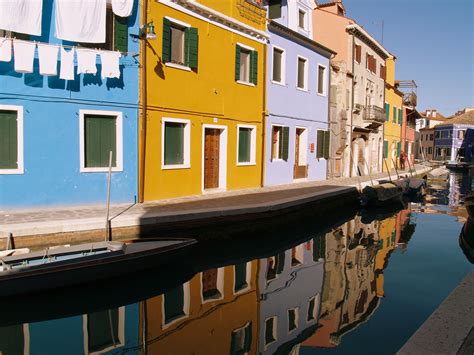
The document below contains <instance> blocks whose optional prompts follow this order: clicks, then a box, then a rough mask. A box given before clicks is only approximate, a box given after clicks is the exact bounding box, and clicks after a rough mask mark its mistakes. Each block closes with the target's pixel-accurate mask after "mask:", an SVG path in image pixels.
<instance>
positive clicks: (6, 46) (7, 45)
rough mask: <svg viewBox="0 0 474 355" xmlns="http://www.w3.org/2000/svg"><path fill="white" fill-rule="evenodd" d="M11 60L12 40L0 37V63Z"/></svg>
mask: <svg viewBox="0 0 474 355" xmlns="http://www.w3.org/2000/svg"><path fill="white" fill-rule="evenodd" d="M11 60H12V40H11V39H10V38H3V37H0V62H9V61H11Z"/></svg>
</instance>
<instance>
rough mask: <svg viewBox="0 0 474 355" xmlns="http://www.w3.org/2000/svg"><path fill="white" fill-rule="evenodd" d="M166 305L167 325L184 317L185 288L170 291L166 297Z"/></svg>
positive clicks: (179, 287)
mask: <svg viewBox="0 0 474 355" xmlns="http://www.w3.org/2000/svg"><path fill="white" fill-rule="evenodd" d="M163 296H164V303H165V323H169V322H171V321H172V320H173V319H175V318H177V317H179V316H181V315H183V313H184V312H183V310H184V288H183V285H180V286H178V287H176V288H174V289H172V290H169V291H168V292H166V293H165V294H164V295H163Z"/></svg>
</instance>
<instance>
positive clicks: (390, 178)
mask: <svg viewBox="0 0 474 355" xmlns="http://www.w3.org/2000/svg"><path fill="white" fill-rule="evenodd" d="M383 161H384V163H385V167H386V168H387V173H388V179H389V180H390V182H393V181H392V176H391V175H390V169H389V168H388V164H387V159H385V158H384V159H383Z"/></svg>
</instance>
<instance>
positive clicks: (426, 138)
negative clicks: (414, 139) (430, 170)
mask: <svg viewBox="0 0 474 355" xmlns="http://www.w3.org/2000/svg"><path fill="white" fill-rule="evenodd" d="M434 131H435V130H434V128H429V127H425V128H422V129H420V135H419V137H420V140H419V144H420V158H421V159H422V160H433V158H434V151H435V141H434Z"/></svg>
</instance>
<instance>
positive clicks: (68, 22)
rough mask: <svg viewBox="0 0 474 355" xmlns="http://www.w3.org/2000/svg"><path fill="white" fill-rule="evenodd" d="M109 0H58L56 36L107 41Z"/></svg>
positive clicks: (83, 41)
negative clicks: (106, 24)
mask: <svg viewBox="0 0 474 355" xmlns="http://www.w3.org/2000/svg"><path fill="white" fill-rule="evenodd" d="M106 7H107V0H87V1H84V0H56V37H57V38H61V39H64V40H67V41H74V42H82V43H105V19H106Z"/></svg>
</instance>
